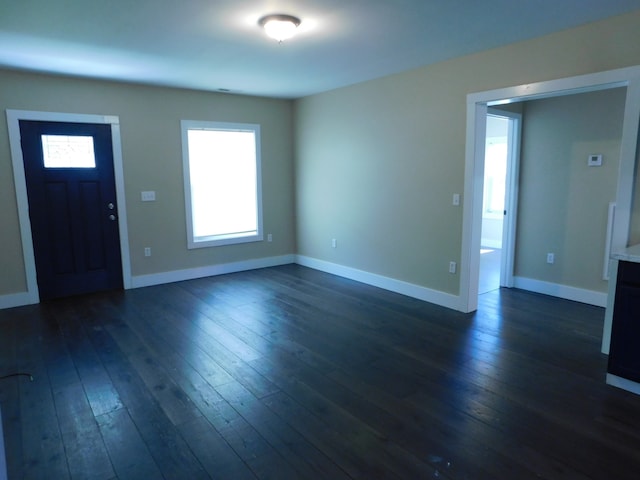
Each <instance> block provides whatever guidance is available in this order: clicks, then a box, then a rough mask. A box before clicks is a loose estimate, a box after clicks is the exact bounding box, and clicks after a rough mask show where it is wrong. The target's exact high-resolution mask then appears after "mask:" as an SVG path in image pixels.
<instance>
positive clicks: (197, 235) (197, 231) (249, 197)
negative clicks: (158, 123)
mask: <svg viewBox="0 0 640 480" xmlns="http://www.w3.org/2000/svg"><path fill="white" fill-rule="evenodd" d="M181 128H182V156H183V167H184V186H185V202H186V213H187V238H188V247H189V248H200V247H209V246H215V245H228V244H233V243H244V242H255V241H260V240H262V195H261V171H260V125H255V124H244V123H220V122H202V121H193V120H182V121H181Z"/></svg>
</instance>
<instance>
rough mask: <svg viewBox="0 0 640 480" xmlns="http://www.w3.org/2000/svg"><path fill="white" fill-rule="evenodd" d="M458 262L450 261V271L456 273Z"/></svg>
mask: <svg viewBox="0 0 640 480" xmlns="http://www.w3.org/2000/svg"><path fill="white" fill-rule="evenodd" d="M456 267H457V265H456V262H449V273H456Z"/></svg>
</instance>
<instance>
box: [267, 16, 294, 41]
mask: <svg viewBox="0 0 640 480" xmlns="http://www.w3.org/2000/svg"><path fill="white" fill-rule="evenodd" d="M258 25H260V26H261V27H262V28H264V31H265V32H266V33H267V35H268V36H270V37H271V38H273V39H275V40H277V41H278V43H281V42H283V41H284V40H287V39H289V38H291V37H293V36H294V35H295V33H296V29H297V28H298V25H300V19H299V18H297V17H293V16H291V15H283V14H276V15H266V16H264V17H262V18H261V19H260V20H258Z"/></svg>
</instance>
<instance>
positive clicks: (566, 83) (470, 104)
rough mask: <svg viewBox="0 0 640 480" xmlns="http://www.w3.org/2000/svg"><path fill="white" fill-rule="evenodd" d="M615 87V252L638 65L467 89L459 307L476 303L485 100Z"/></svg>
mask: <svg viewBox="0 0 640 480" xmlns="http://www.w3.org/2000/svg"><path fill="white" fill-rule="evenodd" d="M616 87H627V96H626V102H625V111H624V119H623V127H622V141H621V145H620V168H619V172H618V189H617V198H616V204H617V206H618V207H617V210H616V217H615V221H614V227H613V236H612V243H611V248H612V251H614V252H615V251H616V250H620V249H622V248H624V247H626V246H627V241H628V234H629V226H630V223H631V208H632V196H633V182H634V168H635V157H636V148H637V143H638V125H639V120H640V66H635V67H628V68H622V69H618V70H610V71H606V72H599V73H593V74H588V75H581V76H577V77H570V78H563V79H559V80H550V81H546V82H540V83H532V84H528V85H520V86H516V87H509V88H502V89H497V90H490V91H486V92H478V93H471V94H469V95H467V136H466V154H465V178H464V192H465V195H464V211H463V220H462V252H461V268H460V310H462V311H465V312H472V311H474V310H476V309H477V307H478V272H479V263H480V258H479V257H480V236H481V230H482V187H483V181H484V168H483V167H484V139H485V135H486V114H487V108H488V106H494V105H500V104H504V103H511V102H513V101H523V100H533V99H538V98H550V97H556V96H563V95H571V94H575V93H584V92H591V91H596V90H606V89H610V88H616Z"/></svg>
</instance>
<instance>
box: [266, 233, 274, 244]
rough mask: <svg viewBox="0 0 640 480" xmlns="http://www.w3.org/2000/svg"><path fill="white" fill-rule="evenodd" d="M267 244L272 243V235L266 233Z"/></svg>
mask: <svg viewBox="0 0 640 480" xmlns="http://www.w3.org/2000/svg"><path fill="white" fill-rule="evenodd" d="M267 242H273V235H271V234H270V233H267Z"/></svg>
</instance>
